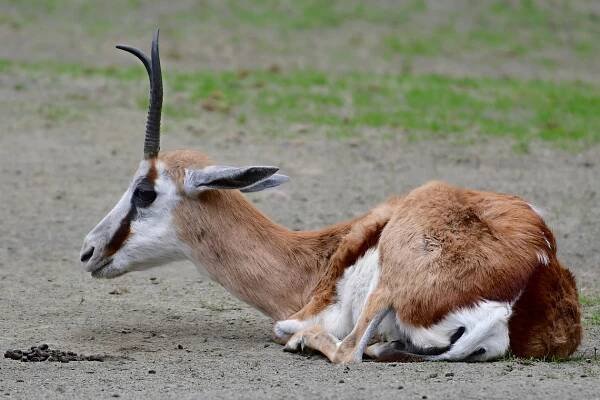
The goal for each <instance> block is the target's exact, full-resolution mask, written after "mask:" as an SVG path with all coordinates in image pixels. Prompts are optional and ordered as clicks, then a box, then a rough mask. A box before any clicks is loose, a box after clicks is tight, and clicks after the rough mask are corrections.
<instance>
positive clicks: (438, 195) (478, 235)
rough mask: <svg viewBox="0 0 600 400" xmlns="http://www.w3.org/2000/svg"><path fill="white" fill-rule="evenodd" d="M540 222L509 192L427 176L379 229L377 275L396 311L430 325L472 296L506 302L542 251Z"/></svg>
mask: <svg viewBox="0 0 600 400" xmlns="http://www.w3.org/2000/svg"><path fill="white" fill-rule="evenodd" d="M547 234H548V229H547V228H546V227H545V225H544V222H543V221H542V220H541V218H540V217H539V216H538V215H537V214H535V213H534V212H533V211H532V210H531V208H530V207H529V205H528V204H527V203H525V202H524V201H522V200H520V199H518V198H517V197H513V196H505V195H499V194H495V193H485V192H476V191H470V190H465V189H459V188H455V187H452V186H449V185H446V184H444V183H440V182H433V183H429V184H427V185H425V186H422V187H421V188H418V189H415V190H413V191H412V192H411V193H410V194H409V195H408V196H406V198H405V199H404V201H402V202H401V203H400V204H399V206H398V207H397V208H396V210H395V213H394V215H393V217H392V219H391V220H390V222H389V223H388V224H387V226H386V228H385V229H384V230H383V232H382V234H381V240H380V243H379V245H380V254H381V278H380V280H381V282H382V284H384V285H386V286H387V287H388V289H389V290H390V292H392V293H393V296H394V298H393V299H392V305H393V307H394V309H395V310H396V312H397V314H398V317H399V318H400V319H401V320H402V321H404V322H406V323H410V324H412V325H416V326H424V327H427V326H430V325H432V324H435V323H436V322H438V321H440V320H441V319H442V318H443V317H444V316H445V315H446V314H448V313H449V312H450V311H453V310H457V309H459V308H462V307H467V306H470V305H472V304H474V303H476V302H477V301H478V300H480V299H487V300H496V301H512V300H514V299H515V298H516V297H517V295H518V294H519V293H520V292H521V291H522V290H523V289H524V288H525V286H526V285H527V283H528V281H529V279H530V277H531V275H532V273H533V272H534V270H535V269H536V268H537V267H538V266H539V260H538V256H537V251H545V252H550V251H552V250H550V249H549V248H548V245H547V243H546V239H548V240H553V239H551V237H550V238H547Z"/></svg>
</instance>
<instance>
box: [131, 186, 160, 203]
mask: <svg viewBox="0 0 600 400" xmlns="http://www.w3.org/2000/svg"><path fill="white" fill-rule="evenodd" d="M155 199H156V192H155V191H154V189H152V188H144V187H140V186H138V187H137V188H135V190H134V192H133V202H134V204H135V205H136V207H142V208H144V207H148V206H149V205H150V204H152V202H153V201H154V200H155Z"/></svg>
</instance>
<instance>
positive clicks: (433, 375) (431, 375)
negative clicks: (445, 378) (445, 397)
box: [428, 374, 438, 378]
mask: <svg viewBox="0 0 600 400" xmlns="http://www.w3.org/2000/svg"><path fill="white" fill-rule="evenodd" d="M437 377H438V374H429V376H428V378H437Z"/></svg>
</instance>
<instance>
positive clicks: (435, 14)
mask: <svg viewBox="0 0 600 400" xmlns="http://www.w3.org/2000/svg"><path fill="white" fill-rule="evenodd" d="M156 27H160V29H161V33H162V35H161V45H162V49H163V51H162V57H163V65H164V70H165V81H166V93H167V94H166V96H167V97H166V99H167V100H166V102H165V103H166V105H165V107H166V114H167V117H168V118H166V119H165V124H166V125H167V129H168V128H169V127H168V125H169V121H173V120H174V119H179V120H184V119H190V118H191V119H194V118H198V117H199V115H202V114H203V113H205V112H212V113H217V114H219V116H218V118H219V119H224V120H225V119H226V120H229V121H232V122H234V123H235V124H237V125H239V126H240V127H243V126H244V125H245V124H252V123H262V124H264V123H268V124H269V125H270V126H269V127H265V128H264V129H261V131H263V132H264V133H272V134H276V135H294V134H295V133H297V131H298V130H300V131H304V130H306V131H310V132H323V133H326V134H328V135H333V136H335V137H340V136H354V135H360V134H365V133H372V134H377V135H388V136H389V135H392V136H396V135H409V136H410V137H411V138H415V137H423V136H431V135H435V136H438V137H439V136H452V137H458V138H459V139H465V138H469V139H473V137H475V138H477V137H479V136H490V135H494V136H509V137H511V138H512V139H514V142H513V144H514V145H515V149H516V150H518V151H527V149H528V146H529V144H530V140H532V139H540V140H544V141H553V142H559V144H560V145H561V146H575V147H577V145H582V144H583V145H585V144H589V143H595V142H597V141H598V140H599V139H600V133H599V130H598V127H599V126H600V114H599V113H598V112H597V110H598V109H599V108H600V95H599V91H598V83H599V76H600V72H599V69H598V65H600V51H599V49H600V4H599V3H598V2H597V1H594V0H575V1H564V0H545V1H535V0H484V1H476V0H473V1H469V0H453V1H426V0H406V1H390V0H374V1H368V2H366V1H365V2H360V1H354V0H347V1H335V0H334V1H315V0H298V1H276V0H256V1H232V0H227V1H219V0H216V1H210V0H205V1H198V0H197V1H191V0H182V1H170V2H164V1H141V0H128V1H113V0H107V1H100V2H98V1H80V0H48V1H30V0H3V1H2V2H0V35H1V37H2V42H3V43H2V46H0V68H1V69H2V70H3V71H6V70H10V71H15V70H19V71H21V73H24V74H27V75H28V76H32V77H48V76H52V77H57V79H58V78H70V79H80V78H81V77H93V78H97V79H107V80H108V81H110V82H114V83H118V84H120V85H131V84H132V83H133V84H134V85H138V86H141V85H143V84H145V83H146V82H143V81H142V80H141V78H142V77H143V76H142V77H141V76H140V75H141V74H140V68H139V66H138V65H136V63H134V62H133V60H132V59H131V58H130V57H128V56H126V55H125V54H122V53H121V52H119V51H117V50H115V48H114V45H115V44H117V43H127V44H130V45H134V46H137V47H140V48H142V49H147V48H148V46H149V40H150V38H151V33H152V31H153V30H154V29H155V28H156ZM20 89H21V90H26V89H27V88H26V87H22V88H21V86H18V87H16V88H15V90H16V91H18V90H20ZM136 93H137V92H136ZM103 97H104V98H105V96H103ZM145 98H146V94H145V93H143V92H142V91H141V90H140V91H139V93H138V94H137V96H128V97H126V98H123V99H121V100H119V101H118V103H117V104H115V103H114V101H112V104H113V105H116V106H119V107H132V106H137V107H138V108H139V109H143V108H144V107H145V103H144V102H145V101H146V100H145ZM6 100H7V99H6V97H5V98H4V101H6ZM111 100H112V99H111ZM101 104H102V99H101V98H98V97H94V98H93V99H88V98H86V96H85V94H81V96H78V98H77V99H69V98H68V96H56V97H55V98H54V100H53V104H52V105H45V106H43V107H42V108H43V110H42V111H41V112H42V113H44V114H45V116H46V117H48V118H49V119H50V120H52V119H54V120H62V119H67V120H68V119H69V118H71V119H72V118H77V117H83V114H86V113H87V112H88V111H89V107H100V106H101ZM6 106H7V105H6V104H3V107H6ZM50 122H52V121H50ZM579 147H581V146H579Z"/></svg>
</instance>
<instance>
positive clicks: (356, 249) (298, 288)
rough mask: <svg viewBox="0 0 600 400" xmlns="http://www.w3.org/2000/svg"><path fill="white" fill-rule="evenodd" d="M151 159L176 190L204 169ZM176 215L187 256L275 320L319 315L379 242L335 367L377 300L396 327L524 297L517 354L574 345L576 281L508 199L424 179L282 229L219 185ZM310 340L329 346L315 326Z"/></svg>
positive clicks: (563, 351)
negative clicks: (374, 269)
mask: <svg viewBox="0 0 600 400" xmlns="http://www.w3.org/2000/svg"><path fill="white" fill-rule="evenodd" d="M160 160H161V161H162V162H164V163H165V164H166V167H167V171H168V172H169V174H171V176H172V177H173V179H174V180H175V181H176V182H178V184H179V185H180V186H181V185H182V184H183V177H184V170H185V168H202V167H204V166H207V165H209V164H210V161H209V160H208V158H207V157H206V156H204V155H202V154H200V153H197V152H192V151H178V152H171V153H166V154H162V155H161V157H160ZM174 220H175V221H174V222H175V224H176V226H177V227H178V229H179V231H178V234H179V236H180V238H181V239H182V241H183V242H185V243H187V244H188V246H189V248H190V249H191V251H192V254H193V258H195V259H197V260H201V261H202V264H203V265H204V266H205V267H206V269H207V271H208V273H209V274H210V275H211V276H212V277H213V278H214V279H215V280H216V281H217V282H219V283H221V284H222V285H223V286H224V287H225V288H227V289H228V290H230V291H231V292H233V293H234V294H236V295H237V296H238V297H239V298H241V299H242V300H244V301H246V302H248V303H250V304H252V305H253V306H255V307H256V308H258V309H260V310H262V311H263V312H265V313H266V314H268V315H270V316H271V317H273V318H274V319H285V318H289V317H290V316H291V315H293V314H294V313H296V314H295V317H296V318H300V319H306V318H310V317H311V316H313V315H315V314H316V313H318V312H320V311H321V310H322V309H323V308H324V307H325V306H326V305H328V304H330V303H331V301H333V299H334V297H335V285H336V283H337V281H338V280H339V278H340V277H341V276H342V274H343V272H344V270H345V268H347V267H348V266H350V265H352V264H353V263H354V262H355V261H356V260H357V259H358V258H359V257H360V256H362V254H364V252H365V251H366V250H367V249H368V248H370V247H373V246H375V245H376V244H377V245H378V246H379V250H380V284H379V287H378V289H377V290H376V296H373V295H371V296H370V297H369V300H368V302H367V304H366V306H365V308H364V309H363V315H361V317H360V319H359V323H358V324H357V326H356V327H355V329H354V330H353V332H352V334H351V335H349V336H348V337H347V338H345V339H344V340H343V342H342V344H341V345H340V347H339V349H338V350H336V353H335V354H329V355H328V356H330V359H332V360H334V361H336V362H338V361H347V360H350V359H352V358H353V357H356V354H354V353H355V352H356V345H357V340H358V339H360V337H361V334H362V333H364V331H365V329H366V327H367V326H368V324H369V323H370V321H371V320H372V318H373V316H374V315H376V314H377V313H378V312H380V311H381V310H382V309H384V308H386V307H388V308H389V307H392V308H393V309H394V310H395V312H396V314H397V317H398V318H399V319H401V320H402V321H403V322H405V323H409V324H412V325H415V326H423V327H428V326H431V325H432V324H435V323H436V322H439V321H440V320H441V319H442V318H443V317H444V316H445V315H446V314H448V313H449V312H451V311H454V310H457V309H459V308H462V307H468V306H471V305H473V304H475V303H476V302H478V301H479V300H482V299H487V300H496V301H509V302H510V301H514V300H515V299H516V298H517V296H519V294H521V293H522V296H521V298H520V300H519V302H518V303H517V304H516V305H515V316H514V317H513V318H512V319H511V321H510V330H511V347H512V348H513V351H514V352H515V354H518V355H532V356H552V355H556V356H566V355H568V354H570V353H572V352H573V351H574V349H575V348H576V347H577V345H578V343H579V341H580V336H581V328H580V326H579V308H578V302H577V292H576V288H575V282H574V280H573V279H572V276H571V275H570V273H569V272H568V271H566V270H564V269H562V267H560V265H559V264H558V261H556V244H555V241H554V237H553V236H552V233H551V232H550V230H549V229H548V228H547V226H546V225H545V223H544V222H543V220H542V219H541V218H540V217H539V215H537V214H536V213H535V212H534V211H533V210H532V209H531V207H530V206H529V205H528V204H527V203H525V202H524V201H523V200H521V199H519V198H518V197H515V196H508V195H502V194H496V193H488V192H480V191H474V190H467V189H461V188H456V187H453V186H450V185H447V184H444V183H441V182H432V183H429V184H427V185H424V186H422V187H420V188H417V189H415V190H413V191H412V192H410V193H409V194H408V195H407V196H405V197H396V198H392V199H390V200H388V201H387V202H386V203H384V204H382V205H381V206H379V207H377V208H375V209H373V210H372V211H371V212H370V213H368V214H366V215H364V216H362V217H359V218H357V219H355V220H353V221H349V222H345V223H340V224H338V225H334V226H332V227H328V228H326V229H323V230H320V231H314V232H291V231H289V230H287V229H285V228H284V227H282V226H280V225H277V224H275V223H273V222H272V221H270V220H269V219H268V218H267V217H266V216H264V215H263V214H262V213H261V212H260V211H258V210H257V209H255V208H254V207H252V206H251V205H250V204H249V203H248V202H247V201H246V200H245V198H244V197H243V196H242V195H241V194H240V193H239V192H238V191H235V190H231V191H221V190H217V191H209V192H204V193H202V194H201V195H200V196H199V198H198V199H191V198H188V197H186V196H183V197H182V200H181V202H180V204H179V205H178V207H177V209H176V210H175V215H174ZM540 254H542V255H543V256H545V257H547V258H548V259H549V260H550V265H549V266H545V265H543V263H541V261H540ZM541 310H543V311H541ZM533 314H535V317H528V316H531V315H533ZM309 336H310V335H309ZM311 337H313V338H314V339H313V341H314V342H315V345H317V344H321V345H322V346H324V347H327V348H332V347H331V343H330V342H329V339H331V338H329V337H328V336H327V335H324V334H321V333H320V332H319V331H318V329H316V330H315V331H313V332H312V336H311ZM316 338H318V339H316Z"/></svg>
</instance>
